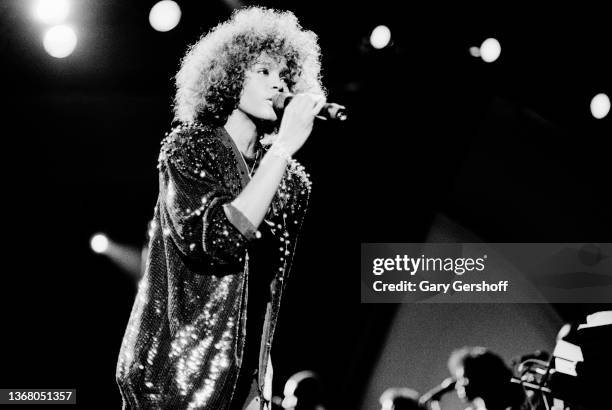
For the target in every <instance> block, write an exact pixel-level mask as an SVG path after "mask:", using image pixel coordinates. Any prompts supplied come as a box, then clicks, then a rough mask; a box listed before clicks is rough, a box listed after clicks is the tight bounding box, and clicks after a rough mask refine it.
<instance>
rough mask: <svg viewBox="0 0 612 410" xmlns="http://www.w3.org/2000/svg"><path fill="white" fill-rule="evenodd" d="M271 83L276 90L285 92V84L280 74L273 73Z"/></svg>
mask: <svg viewBox="0 0 612 410" xmlns="http://www.w3.org/2000/svg"><path fill="white" fill-rule="evenodd" d="M270 81H271V83H272V88H274V89H275V90H278V91H280V92H282V91H283V90H284V87H285V82H284V81H283V79H282V78H281V76H280V73H279V72H277V71H274V72H272V75H271V76H270Z"/></svg>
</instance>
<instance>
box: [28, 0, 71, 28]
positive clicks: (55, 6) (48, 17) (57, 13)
mask: <svg viewBox="0 0 612 410" xmlns="http://www.w3.org/2000/svg"><path fill="white" fill-rule="evenodd" d="M69 12H70V4H69V3H68V0H38V1H37V2H36V4H35V5H34V16H35V17H36V18H37V19H38V20H39V21H41V22H43V23H45V24H59V23H61V22H63V21H64V20H65V19H66V17H68V13H69Z"/></svg>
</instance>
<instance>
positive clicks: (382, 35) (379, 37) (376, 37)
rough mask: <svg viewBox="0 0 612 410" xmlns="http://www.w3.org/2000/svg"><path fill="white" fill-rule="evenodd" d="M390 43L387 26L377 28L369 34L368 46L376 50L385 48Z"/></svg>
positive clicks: (389, 31) (389, 32)
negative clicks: (370, 45)
mask: <svg viewBox="0 0 612 410" xmlns="http://www.w3.org/2000/svg"><path fill="white" fill-rule="evenodd" d="M389 41H391V30H389V27H387V26H378V27H376V28H375V29H374V30H372V34H370V44H372V47H374V48H376V49H381V48H384V47H386V46H387V45H388V44H389Z"/></svg>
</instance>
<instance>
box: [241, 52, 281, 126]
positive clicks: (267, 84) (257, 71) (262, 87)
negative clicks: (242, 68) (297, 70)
mask: <svg viewBox="0 0 612 410" xmlns="http://www.w3.org/2000/svg"><path fill="white" fill-rule="evenodd" d="M286 69H287V68H286V65H285V63H284V62H283V63H281V64H279V63H277V62H275V61H274V60H272V59H271V58H270V57H268V56H267V55H265V54H262V55H261V56H260V57H259V58H258V59H257V61H256V62H255V64H254V65H253V67H251V68H250V69H248V70H247V71H246V73H245V79H244V87H243V88H242V94H241V96H240V103H239V104H238V109H239V110H240V111H242V112H244V113H245V114H247V115H248V116H250V117H254V118H257V119H260V120H269V121H276V119H277V117H276V113H275V112H274V108H273V106H272V99H273V98H274V96H276V95H277V94H278V93H280V92H284V91H287V84H286V83H285V81H284V79H283V73H284V71H286Z"/></svg>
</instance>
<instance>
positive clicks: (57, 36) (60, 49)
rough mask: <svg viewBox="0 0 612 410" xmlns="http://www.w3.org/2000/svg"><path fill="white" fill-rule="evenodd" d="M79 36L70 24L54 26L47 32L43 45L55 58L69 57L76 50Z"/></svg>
mask: <svg viewBox="0 0 612 410" xmlns="http://www.w3.org/2000/svg"><path fill="white" fill-rule="evenodd" d="M76 44H77V36H76V34H75V33H74V30H72V29H71V28H70V27H68V26H63V25H62V26H54V27H51V28H50V29H49V30H47V32H46V33H45V37H44V38H43V45H44V46H45V50H47V53H49V54H50V55H51V56H53V57H55V58H64V57H68V56H69V55H70V54H72V52H73V51H74V48H75V47H76Z"/></svg>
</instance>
